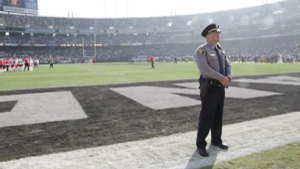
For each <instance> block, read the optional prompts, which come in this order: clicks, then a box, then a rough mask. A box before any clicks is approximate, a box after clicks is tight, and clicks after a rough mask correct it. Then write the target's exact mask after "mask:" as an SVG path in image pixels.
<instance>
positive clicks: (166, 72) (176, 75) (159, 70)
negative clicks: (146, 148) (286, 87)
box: [0, 62, 300, 90]
mask: <svg viewBox="0 0 300 169" xmlns="http://www.w3.org/2000/svg"><path fill="white" fill-rule="evenodd" d="M155 66H156V68H155V69H151V68H150V67H151V66H150V64H148V63H142V64H139V63H137V64H135V65H129V64H127V63H98V64H95V65H93V64H68V65H66V64H57V65H54V69H50V68H49V65H41V66H40V67H39V68H38V69H35V70H34V71H32V72H27V71H26V72H24V71H20V72H8V73H1V75H0V77H1V83H0V90H16V89H34V88H49V87H65V86H83V85H99V84H116V83H132V82H145V81H148V82H149V81H167V80H180V79H197V78H198V76H199V72H198V69H197V65H196V64H195V63H192V62H189V63H183V62H179V63H178V64H174V63H156V64H155ZM232 70H233V75H234V76H242V75H261V74H277V73H290V72H300V64H298V63H294V64H291V63H286V64H283V63H282V64H264V63H263V64H262V63H257V64H254V63H247V64H239V63H233V64H232Z"/></svg>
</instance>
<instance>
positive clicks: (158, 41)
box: [0, 0, 300, 63]
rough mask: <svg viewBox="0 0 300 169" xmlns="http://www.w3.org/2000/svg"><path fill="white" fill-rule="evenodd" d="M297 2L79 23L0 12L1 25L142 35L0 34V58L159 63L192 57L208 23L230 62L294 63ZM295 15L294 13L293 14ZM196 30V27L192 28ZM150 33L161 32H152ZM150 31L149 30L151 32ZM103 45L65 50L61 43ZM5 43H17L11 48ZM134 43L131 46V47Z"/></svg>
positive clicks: (298, 31) (299, 18)
mask: <svg viewBox="0 0 300 169" xmlns="http://www.w3.org/2000/svg"><path fill="white" fill-rule="evenodd" d="M299 6H300V3H299V2H298V1H296V0H288V1H283V2H278V3H275V4H269V5H262V6H258V7H251V8H246V9H239V10H231V11H222V12H215V13H208V14H197V15H185V16H170V17H152V18H119V19H105V18H103V19H82V18H81V19H80V18H54V17H40V16H24V15H11V14H10V15H8V14H0V25H1V26H6V27H7V28H8V29H12V28H16V29H17V28H25V29H26V28H43V29H59V30H61V29H75V30H80V29H90V28H91V27H92V28H93V29H132V30H135V29H139V30H142V31H141V32H142V33H141V32H140V33H134V32H132V33H129V34H123V33H114V34H97V35H94V34H78V33H77V34H66V33H65V34H63V33H49V34H38V33H22V34H21V32H10V34H9V35H8V34H6V31H4V32H2V33H0V44H3V46H1V45H0V58H10V57H21V58H25V57H28V56H30V57H32V58H38V59H39V60H40V63H47V62H48V61H49V60H50V58H54V59H55V60H56V62H59V63H78V62H85V60H86V59H87V58H88V56H95V55H96V58H97V61H100V62H116V61H128V60H130V59H132V58H141V57H143V58H145V57H146V58H147V57H148V56H150V55H153V56H155V57H157V58H158V60H160V61H166V60H172V58H173V59H174V58H175V57H176V58H178V59H179V60H186V58H187V57H188V58H192V56H193V53H194V50H195V49H196V48H197V46H199V45H200V44H201V43H203V42H204V41H205V40H204V38H203V37H201V34H200V33H201V31H200V30H201V29H202V28H203V27H204V25H207V24H208V23H210V22H216V23H219V24H220V25H221V29H222V34H221V39H222V41H221V44H222V45H223V46H224V48H225V49H226V51H227V56H228V57H229V58H230V60H231V61H233V62H259V61H260V60H261V57H262V56H266V57H267V59H268V61H270V62H278V61H283V62H291V61H298V60H299V58H298V53H299V50H300V45H298V44H300V40H298V39H300V29H298V26H299V24H298V23H300V11H299ZM291 11H293V12H291ZM195 28H197V29H195ZM154 29H157V30H164V31H157V32H153V30H154ZM148 30H152V31H149V32H148ZM94 43H96V44H102V45H103V46H97V47H96V50H95V48H94V47H92V46H86V47H85V48H83V47H82V46H81V47H79V46H76V47H74V46H66V47H62V46H61V45H62V44H71V45H72V44H85V45H91V44H94ZM6 44H18V45H20V46H18V47H12V46H9V45H6ZM21 44H44V45H45V46H47V45H51V44H55V45H56V47H49V46H47V47H45V46H44V47H42V46H40V47H32V46H31V47H22V45H21ZM133 44H135V45H133Z"/></svg>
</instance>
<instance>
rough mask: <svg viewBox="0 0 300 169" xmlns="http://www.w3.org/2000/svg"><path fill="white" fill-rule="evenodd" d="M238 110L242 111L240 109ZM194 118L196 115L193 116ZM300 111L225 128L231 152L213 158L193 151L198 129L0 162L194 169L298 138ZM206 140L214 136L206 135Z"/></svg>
mask: <svg viewBox="0 0 300 169" xmlns="http://www.w3.org/2000/svg"><path fill="white" fill-rule="evenodd" d="M237 113H238V112H237ZM195 120H196V118H195ZM299 121H300V112H296V113H290V114H285V115H279V116H274V117H269V118H264V119H258V120H253V121H247V122H242V123H238V124H232V125H228V126H224V128H223V133H224V134H223V140H224V142H227V143H228V145H229V146H230V148H229V150H228V151H227V152H224V151H220V149H218V148H216V147H209V152H210V157H208V158H205V157H200V156H199V155H198V154H197V153H195V150H196V148H195V139H196V132H195V131H193V132H188V133H181V134H174V135H171V136H166V137H157V138H151V139H147V140H141V141H134V142H127V143H121V144H115V145H110V146H102V147H95V148H89V149H82V150H77V151H70V152H65V153H58V154H51V155H44V156H39V157H28V158H23V159H19V160H13V161H8V162H2V163H0V168H2V169H41V168H43V169H94V168H101V169H120V168H130V169H135V168H147V169H158V168H164V169H168V168H170V169H171V168H172V169H192V168H200V167H202V166H207V165H211V164H214V163H218V162H221V161H226V160H230V159H234V158H238V157H242V156H245V155H249V154H252V153H256V152H260V151H263V150H265V149H270V148H274V147H277V146H280V145H285V144H288V143H291V142H299V141H300V123H299ZM207 140H210V139H209V138H207Z"/></svg>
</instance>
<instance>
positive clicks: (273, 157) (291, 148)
mask: <svg viewBox="0 0 300 169" xmlns="http://www.w3.org/2000/svg"><path fill="white" fill-rule="evenodd" d="M299 161H300V142H298V143H292V144H288V145H285V146H281V147H277V148H274V149H271V150H266V151H263V152H261V153H257V154H252V155H249V156H246V157H242V158H238V159H235V160H231V161H227V162H223V163H220V164H217V165H215V166H213V167H212V166H211V167H204V168H203V169H231V168H232V169H234V168H241V169H282V168H289V169H299V168H300V163H299Z"/></svg>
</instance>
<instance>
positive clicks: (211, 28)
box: [201, 24, 221, 37]
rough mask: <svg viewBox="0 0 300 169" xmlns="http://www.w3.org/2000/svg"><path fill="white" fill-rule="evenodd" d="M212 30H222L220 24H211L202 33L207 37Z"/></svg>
mask: <svg viewBox="0 0 300 169" xmlns="http://www.w3.org/2000/svg"><path fill="white" fill-rule="evenodd" d="M211 32H221V30H220V26H219V25H218V24H210V25H208V26H206V27H205V28H204V29H203V31H202V33H201V35H202V36H203V37H206V35H207V34H209V33H211Z"/></svg>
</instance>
